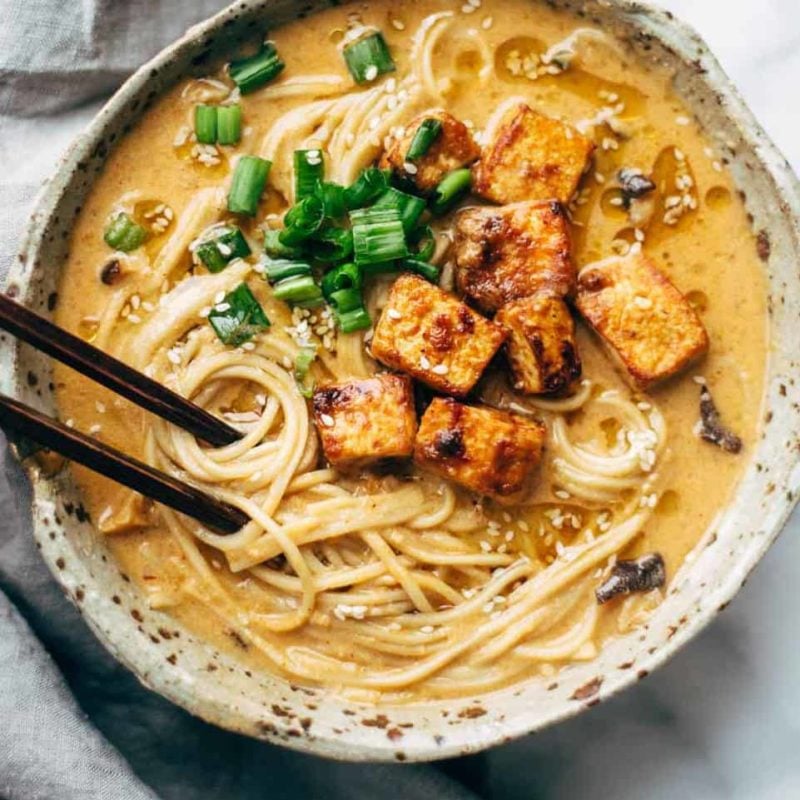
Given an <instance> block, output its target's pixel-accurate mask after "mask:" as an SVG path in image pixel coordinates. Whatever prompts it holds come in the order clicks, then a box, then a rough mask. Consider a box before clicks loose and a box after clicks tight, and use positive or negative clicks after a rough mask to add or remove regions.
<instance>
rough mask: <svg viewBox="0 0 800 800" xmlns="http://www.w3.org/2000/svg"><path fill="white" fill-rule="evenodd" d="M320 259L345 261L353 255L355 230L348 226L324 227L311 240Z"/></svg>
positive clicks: (312, 246) (317, 257)
mask: <svg viewBox="0 0 800 800" xmlns="http://www.w3.org/2000/svg"><path fill="white" fill-rule="evenodd" d="M310 246H311V252H312V254H313V255H314V258H316V259H317V260H319V261H327V262H329V263H330V262H334V261H344V260H345V259H348V258H352V256H353V232H352V231H351V230H349V229H347V228H334V227H330V228H323V229H322V230H321V231H320V232H319V233H318V234H317V235H316V236H314V238H313V239H312V240H311V242H310Z"/></svg>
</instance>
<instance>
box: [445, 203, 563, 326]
mask: <svg viewBox="0 0 800 800" xmlns="http://www.w3.org/2000/svg"><path fill="white" fill-rule="evenodd" d="M454 254H455V261H456V282H457V284H458V288H459V290H460V291H461V292H463V293H464V294H465V295H466V296H467V297H469V298H470V299H471V300H473V301H474V302H475V303H476V305H477V306H478V307H479V308H481V309H482V310H483V311H486V312H492V311H497V310H498V309H499V308H500V307H501V306H503V305H505V304H506V303H509V302H511V301H512V300H519V299H521V298H523V297H528V296H529V295H532V294H536V293H537V292H541V291H550V292H552V293H553V294H556V295H561V296H563V295H568V294H571V293H572V292H573V290H574V288H575V267H574V265H573V263H572V256H571V254H570V238H569V227H568V223H567V218H566V214H565V213H564V208H563V206H561V205H560V204H559V203H556V202H540V201H533V202H525V203H514V204H512V205H508V206H503V207H502V208H485V207H484V208H477V207H475V208H465V209H464V210H463V211H461V212H460V213H459V214H458V217H457V218H456V227H455V240H454Z"/></svg>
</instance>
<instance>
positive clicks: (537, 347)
mask: <svg viewBox="0 0 800 800" xmlns="http://www.w3.org/2000/svg"><path fill="white" fill-rule="evenodd" d="M552 304H557V305H556V307H555V313H556V315H557V317H558V318H557V319H556V320H555V321H554V320H553V315H552V313H551V312H550V310H549V308H550V306H551V305H552ZM542 305H543V306H544V308H541V306H542ZM535 306H539V307H535ZM495 321H496V322H498V323H499V324H500V325H502V326H503V327H504V328H505V329H506V330H507V331H508V339H506V344H505V349H506V357H507V359H508V362H509V367H510V369H511V373H512V376H513V378H514V388H515V389H516V390H517V391H520V392H523V393H524V394H560V393H563V392H564V391H566V390H567V389H568V388H569V387H570V386H571V385H572V383H574V382H575V381H576V380H577V379H578V378H580V376H581V369H582V365H581V359H580V356H579V354H578V343H577V341H576V339H575V321H574V320H573V318H572V314H571V313H570V310H569V307H568V306H567V304H566V303H565V302H564V301H563V300H562V299H561V298H560V297H557V296H555V295H552V294H544V295H533V296H531V297H526V298H523V299H522V300H514V301H512V302H511V303H506V305H504V306H503V307H502V308H501V309H500V311H498V312H497V316H496V317H495ZM548 326H549V327H548ZM554 353H555V355H554Z"/></svg>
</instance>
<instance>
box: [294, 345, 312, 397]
mask: <svg viewBox="0 0 800 800" xmlns="http://www.w3.org/2000/svg"><path fill="white" fill-rule="evenodd" d="M316 357H317V351H316V349H315V348H313V347H304V348H303V349H302V350H301V351H300V352H299V353H298V354H297V356H296V357H295V359H294V380H295V383H296V384H297V388H298V389H299V391H300V394H302V395H303V397H311V395H312V394H313V392H314V381H313V380H312V381H309V380H308V374H309V371H310V370H311V365H312V364H313V363H314V359H315V358H316Z"/></svg>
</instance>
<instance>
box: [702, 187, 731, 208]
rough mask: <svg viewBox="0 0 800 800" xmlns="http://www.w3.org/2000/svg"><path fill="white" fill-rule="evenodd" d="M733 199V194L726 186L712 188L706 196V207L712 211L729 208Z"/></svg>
mask: <svg viewBox="0 0 800 800" xmlns="http://www.w3.org/2000/svg"><path fill="white" fill-rule="evenodd" d="M732 199H733V198H732V197H731V193H730V192H729V191H728V189H726V188H725V187H724V186H712V187H711V188H710V189H709V190H708V191H707V192H706V196H705V201H706V205H707V206H708V207H709V208H711V209H721V208H727V207H728V206H729V205H730V204H731V201H732Z"/></svg>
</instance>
